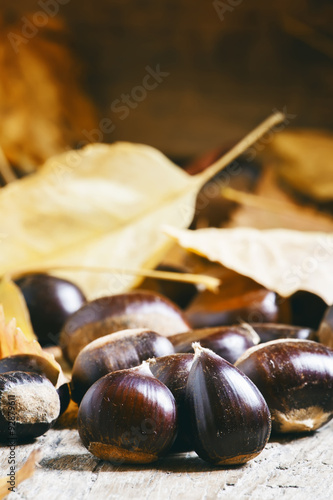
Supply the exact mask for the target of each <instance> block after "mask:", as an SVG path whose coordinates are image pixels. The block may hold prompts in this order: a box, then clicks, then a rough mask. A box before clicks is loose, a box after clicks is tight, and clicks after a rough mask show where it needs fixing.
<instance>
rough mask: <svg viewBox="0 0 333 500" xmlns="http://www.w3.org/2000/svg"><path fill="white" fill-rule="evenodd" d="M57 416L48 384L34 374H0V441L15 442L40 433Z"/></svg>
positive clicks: (55, 395)
mask: <svg viewBox="0 0 333 500" xmlns="http://www.w3.org/2000/svg"><path fill="white" fill-rule="evenodd" d="M59 413H60V400H59V396H58V393H57V391H56V389H55V388H54V386H53V385H52V383H51V382H50V381H49V380H48V379H47V378H45V377H43V376H42V375H39V374H38V373H32V372H31V373H29V372H20V371H14V372H7V373H3V374H1V375H0V441H1V442H2V443H6V444H9V443H14V444H15V443H16V442H22V441H26V440H30V439H32V438H35V437H38V436H41V435H42V434H44V433H45V432H46V431H47V430H48V429H49V428H50V427H51V426H52V425H53V423H54V422H55V421H56V419H57V418H58V416H59Z"/></svg>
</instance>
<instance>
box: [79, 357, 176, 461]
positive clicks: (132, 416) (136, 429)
mask: <svg viewBox="0 0 333 500" xmlns="http://www.w3.org/2000/svg"><path fill="white" fill-rule="evenodd" d="M78 430H79V434H80V437H81V439H82V442H83V444H84V446H85V447H86V448H87V449H88V450H89V451H90V452H91V453H92V454H93V455H95V456H97V457H98V458H101V459H103V460H110V461H112V462H116V463H140V464H144V463H150V462H154V461H155V460H157V459H158V458H159V457H160V456H162V455H164V454H165V453H166V452H167V451H168V449H169V448H170V447H171V445H172V443H173V442H174V440H175V438H176V433H177V408H176V402H175V399H174V397H173V395H172V394H171V392H170V390H169V389H168V388H167V387H166V386H165V385H164V384H162V382H160V381H159V380H158V379H157V378H155V377H154V376H153V375H152V373H151V371H150V370H149V368H148V364H147V363H144V364H143V365H140V366H138V367H135V368H130V369H128V370H120V371H117V372H112V373H109V374H108V375H105V376H104V377H102V378H100V379H99V380H98V381H97V382H95V384H94V385H93V386H92V387H90V389H89V390H88V392H87V393H86V394H85V396H84V398H83V399H82V402H81V405H80V408H79V413H78Z"/></svg>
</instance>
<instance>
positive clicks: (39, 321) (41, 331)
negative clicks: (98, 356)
mask: <svg viewBox="0 0 333 500" xmlns="http://www.w3.org/2000/svg"><path fill="white" fill-rule="evenodd" d="M15 282H16V284H17V285H18V286H19V287H20V289H21V292H22V293H23V296H24V299H25V301H26V304H27V307H28V310H29V313H30V318H31V323H32V326H33V329H34V332H35V334H36V335H37V337H38V341H39V343H40V344H41V345H42V346H48V345H58V344H59V334H60V330H61V329H62V327H63V325H64V323H65V321H66V320H67V318H68V317H69V316H70V315H71V314H73V313H74V312H75V311H77V310H78V309H79V308H80V307H81V306H82V305H83V304H84V302H85V301H86V298H85V296H84V294H83V292H82V291H81V290H80V289H79V288H78V287H77V286H76V285H75V284H74V283H72V282H71V281H68V280H64V279H61V278H57V277H56V276H51V275H48V274H44V273H34V274H27V275H25V276H22V277H20V278H18V279H16V280H15Z"/></svg>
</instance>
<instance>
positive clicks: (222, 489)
mask: <svg viewBox="0 0 333 500" xmlns="http://www.w3.org/2000/svg"><path fill="white" fill-rule="evenodd" d="M76 413H77V409H76V405H74V404H72V406H71V407H70V409H69V410H68V411H67V412H66V413H65V414H64V415H63V417H62V418H61V421H60V422H59V423H58V424H57V427H56V428H55V429H52V430H50V431H49V432H48V433H46V434H45V435H44V436H41V437H40V438H38V439H37V440H36V442H34V443H32V444H26V445H21V446H17V448H16V464H17V466H21V464H23V463H24V461H25V460H26V458H27V457H28V455H29V453H30V452H31V451H32V450H33V449H36V448H41V450H42V455H43V458H42V460H41V463H40V467H39V468H38V469H37V471H36V472H35V475H34V476H33V477H32V478H30V479H27V480H26V481H25V482H23V483H22V484H20V485H19V486H18V487H17V491H16V492H15V493H10V495H9V496H8V498H9V500H13V499H34V500H45V499H47V500H55V499H71V500H74V499H75V500H80V499H90V498H94V499H112V500H118V499H119V500H120V499H121V500H124V499H127V498H131V499H135V500H153V499H154V500H167V499H191V500H199V499H205V500H210V499H215V498H222V499H223V498H228V500H229V499H237V500H239V499H259V498H260V499H265V500H266V499H267V500H271V499H272V500H273V499H274V500H275V499H276V498H283V499H285V498H293V500H298V499H299V500H304V499H310V498H315V499H316V500H317V499H327V500H331V499H332V498H333V481H332V477H333V452H332V449H333V421H332V422H330V424H328V425H326V426H325V427H323V428H322V429H321V430H320V431H318V432H316V433H314V434H313V435H311V436H306V437H305V436H302V437H299V438H298V439H291V438H289V437H288V438H283V439H280V440H275V439H274V440H271V441H270V442H269V443H268V445H267V446H266V448H265V450H264V451H263V452H262V453H261V454H260V455H259V456H258V457H257V458H256V459H254V460H252V461H251V462H249V463H248V464H247V465H245V466H242V467H239V468H229V469H218V468H215V467H211V466H210V465H208V464H206V463H205V462H203V461H202V460H201V459H199V458H198V457H197V456H196V455H195V453H188V454H178V455H172V456H169V457H167V458H164V459H163V460H160V461H159V462H157V463H156V464H154V465H152V464H150V465H146V466H128V465H112V464H110V463H107V462H104V461H101V460H98V459H97V458H94V457H93V456H92V455H90V454H89V453H88V451H87V450H86V449H85V448H84V446H83V445H82V444H81V442H80V438H79V435H78V432H77V430H76V429H75V419H76ZM8 455H9V450H8V448H6V447H2V448H0V477H3V476H5V475H6V474H7V473H8V470H9V466H8Z"/></svg>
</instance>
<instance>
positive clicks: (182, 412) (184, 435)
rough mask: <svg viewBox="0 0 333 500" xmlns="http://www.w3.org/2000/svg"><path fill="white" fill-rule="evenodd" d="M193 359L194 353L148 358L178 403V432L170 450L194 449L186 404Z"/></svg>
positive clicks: (155, 374) (159, 378) (151, 369)
mask: <svg viewBox="0 0 333 500" xmlns="http://www.w3.org/2000/svg"><path fill="white" fill-rule="evenodd" d="M193 359H194V355H193V354H191V353H175V354H169V355H168V356H162V357H160V358H153V359H148V363H149V368H150V371H151V372H152V373H153V375H154V376H155V377H156V378H158V380H160V381H161V382H163V384H165V385H166V386H167V387H168V388H169V389H170V391H171V392H172V394H173V396H174V398H175V401H176V405H177V410H178V434H177V438H176V441H175V442H174V444H173V446H172V448H171V450H170V452H182V451H190V450H192V449H193V444H192V442H191V441H192V439H191V435H190V433H189V427H188V416H187V411H186V405H185V395H186V384H187V379H188V375H189V373H190V369H191V366H192V363H193Z"/></svg>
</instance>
